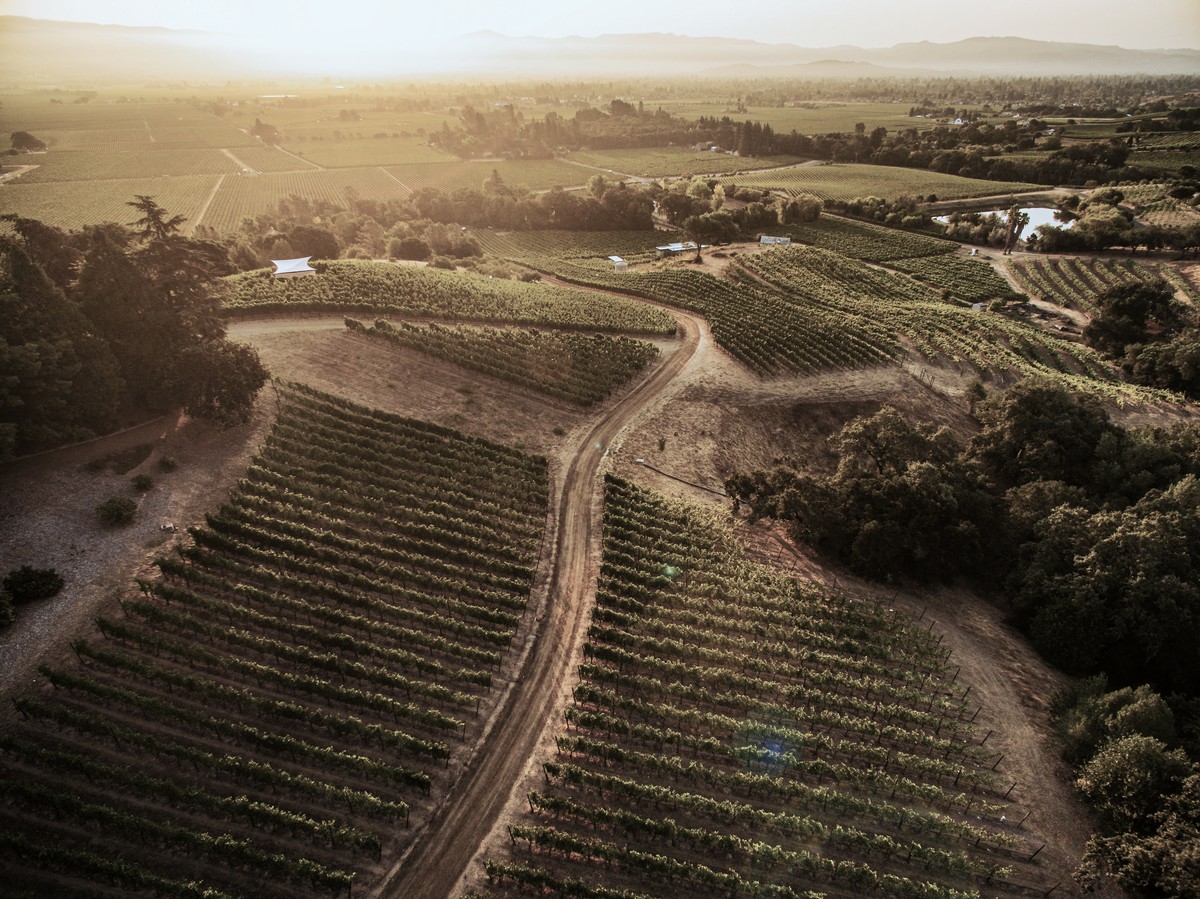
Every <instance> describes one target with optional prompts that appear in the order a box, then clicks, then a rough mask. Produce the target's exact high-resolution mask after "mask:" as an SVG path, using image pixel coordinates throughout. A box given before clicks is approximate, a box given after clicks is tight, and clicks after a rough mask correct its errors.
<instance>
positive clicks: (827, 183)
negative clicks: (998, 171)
mask: <svg viewBox="0 0 1200 899" xmlns="http://www.w3.org/2000/svg"><path fill="white" fill-rule="evenodd" d="M722 183H724V184H725V185H726V187H728V186H729V185H731V184H736V185H737V186H738V187H757V188H761V189H762V190H779V191H785V192H786V193H788V194H791V195H792V196H795V195H797V194H812V195H813V196H815V197H819V198H820V199H822V200H840V201H843V202H844V201H847V200H853V199H855V198H857V197H881V198H884V199H896V198H897V197H916V196H920V197H927V196H929V195H930V194H936V195H937V197H938V199H940V200H958V199H962V198H964V197H986V196H991V195H992V194H1003V195H1008V194H1013V193H1020V192H1021V191H1028V190H1038V188H1039V185H1037V184H1021V183H1017V182H1011V181H983V180H979V179H976V178H961V177H959V176H957V175H942V174H939V173H937V172H929V171H921V170H918V169H904V168H894V167H892V166H880V165H854V164H833V163H823V164H821V165H805V166H798V167H795V168H787V169H777V170H774V171H769V172H749V173H741V174H738V175H737V176H735V177H728V178H724V179H722Z"/></svg>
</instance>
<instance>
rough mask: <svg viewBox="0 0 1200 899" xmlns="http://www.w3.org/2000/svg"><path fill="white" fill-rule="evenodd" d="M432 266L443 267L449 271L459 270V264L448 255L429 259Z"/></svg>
mask: <svg viewBox="0 0 1200 899" xmlns="http://www.w3.org/2000/svg"><path fill="white" fill-rule="evenodd" d="M429 267H430V268H443V269H445V270H446V271H448V272H452V271H455V270H457V268H458V266H457V265H455V264H454V260H453V259H450V258H449V257H447V256H434V257H433V258H432V259H430V260H429Z"/></svg>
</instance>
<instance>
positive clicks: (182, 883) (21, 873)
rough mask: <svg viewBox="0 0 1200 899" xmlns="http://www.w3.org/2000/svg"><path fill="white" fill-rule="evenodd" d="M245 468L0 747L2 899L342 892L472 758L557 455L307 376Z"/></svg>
mask: <svg viewBox="0 0 1200 899" xmlns="http://www.w3.org/2000/svg"><path fill="white" fill-rule="evenodd" d="M279 394H280V396H279V399H280V414H279V419H278V421H277V423H276V425H275V428H274V429H273V431H272V433H271V434H270V436H269V437H268V438H267V441H266V443H265V445H264V446H263V448H262V450H261V452H260V454H259V455H258V457H257V458H256V459H255V460H254V461H253V463H252V464H251V466H250V468H249V470H248V471H247V474H246V476H245V477H244V478H243V479H242V480H241V481H239V482H238V484H237V486H236V488H235V490H234V491H233V493H232V494H231V496H230V498H229V500H228V502H227V503H225V504H224V505H223V506H222V507H221V508H220V509H219V510H218V511H217V512H215V513H213V514H211V515H209V516H208V517H207V526H206V527H204V528H196V529H193V530H192V532H191V536H192V538H193V539H192V541H191V542H189V543H187V544H186V545H185V544H181V545H180V547H179V549H178V552H177V553H176V554H174V555H171V556H169V557H164V558H162V559H160V560H159V563H158V564H159V568H160V569H161V576H159V577H157V578H152V579H146V580H141V581H139V582H138V584H137V586H138V588H139V589H137V590H131V591H130V592H129V593H128V594H126V595H125V596H123V597H122V599H121V604H120V608H119V609H118V610H116V611H115V613H114V614H108V615H105V616H104V617H102V618H100V619H99V621H98V625H99V633H98V635H96V636H94V637H91V638H89V639H85V640H78V641H76V642H75V643H74V644H73V646H74V650H75V655H76V657H77V664H72V665H69V666H53V667H51V666H43V667H42V669H41V674H42V678H43V685H42V686H41V687H39V688H37V689H34V690H32V691H30V692H29V693H27V694H25V695H23V696H20V697H18V698H17V699H16V709H17V711H18V712H19V713H20V717H21V719H22V720H21V721H19V722H18V723H17V725H16V726H14V727H12V728H11V729H9V730H8V731H7V732H6V733H5V735H4V736H3V738H2V739H0V770H2V772H3V775H2V777H0V793H2V794H3V802H2V803H0V878H2V879H3V881H4V883H5V884H6V888H9V889H11V890H13V891H14V894H16V895H28V896H37V895H64V896H70V895H75V894H82V893H87V892H88V890H89V889H90V888H91V886H92V885H94V884H97V883H104V884H107V885H108V886H109V888H110V889H112V890H115V891H117V892H124V893H129V892H138V891H141V890H144V889H149V890H153V891H155V892H156V893H157V894H158V895H178V896H196V897H202V896H203V897H214V899H215V897H219V896H224V895H229V896H246V895H251V894H254V895H259V896H263V897H267V899H269V897H294V896H310V895H316V896H321V895H345V894H348V893H349V892H350V889H351V886H352V885H355V884H359V883H362V882H363V881H366V882H367V883H368V884H369V883H370V881H371V880H372V879H374V878H375V877H377V876H378V875H379V874H380V873H381V871H382V870H383V869H384V868H385V866H386V864H387V862H388V859H389V858H394V857H395V855H396V854H397V852H398V850H400V849H402V848H403V846H404V844H405V842H406V840H407V839H408V835H409V834H410V833H411V830H410V829H409V827H408V825H409V824H410V821H415V822H419V821H420V820H421V819H422V818H423V817H424V816H426V815H427V814H428V813H429V811H430V809H431V808H432V806H433V804H434V802H435V801H436V799H437V794H439V793H440V792H442V791H443V790H444V789H445V788H446V786H447V785H448V781H449V779H450V778H451V777H452V776H453V771H454V769H455V767H456V766H457V765H459V764H461V761H462V759H463V758H464V757H465V756H466V755H467V754H468V753H469V752H470V747H471V746H472V745H473V742H474V741H475V740H476V739H477V737H478V735H479V733H480V730H481V728H482V720H481V717H480V714H479V712H480V709H481V707H482V706H484V705H486V704H487V703H489V702H490V700H491V687H492V684H493V680H494V679H495V677H496V676H497V673H498V672H499V671H500V670H501V667H502V665H503V664H504V661H505V658H506V654H507V652H508V648H509V644H510V643H511V641H512V638H513V635H514V633H515V632H516V629H517V626H518V623H519V621H520V619H521V617H522V614H523V611H524V609H525V606H526V603H527V599H528V596H529V592H530V588H531V584H532V581H533V576H534V565H535V560H536V556H537V553H538V550H539V542H540V539H541V532H542V528H543V527H544V524H545V515H546V507H547V473H546V463H545V460H543V459H540V458H533V457H529V456H526V455H523V454H521V453H519V452H517V451H515V450H510V449H508V448H505V447H502V446H499V445H496V444H492V443H489V442H487V441H483V440H480V439H476V438H468V437H464V436H463V435H461V434H458V433H456V432H454V431H451V430H449V429H446V428H441V427H438V426H435V425H429V424H425V423H421V422H417V421H412V420H407V419H402V418H399V417H396V416H391V415H386V414H383V413H378V412H374V411H371V410H368V409H365V408H362V407H358V406H354V405H352V404H350V403H347V402H344V401H341V400H337V399H335V398H332V397H329V396H325V395H322V394H319V393H317V392H315V391H312V390H310V389H308V388H304V387H301V386H298V385H292V386H289V387H281V388H279Z"/></svg>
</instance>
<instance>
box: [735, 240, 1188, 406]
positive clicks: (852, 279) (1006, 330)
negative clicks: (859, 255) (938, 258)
mask: <svg viewBox="0 0 1200 899" xmlns="http://www.w3.org/2000/svg"><path fill="white" fill-rule="evenodd" d="M741 266H742V267H743V269H744V271H745V272H746V273H747V274H748V275H750V276H753V277H755V278H757V279H759V280H762V281H766V282H768V283H770V284H771V285H773V286H774V287H776V288H777V289H778V290H779V291H780V292H781V294H782V295H783V296H784V297H786V298H787V300H788V302H790V303H792V304H794V305H795V306H796V307H797V308H798V309H800V310H805V311H806V310H809V309H813V310H819V311H821V312H822V313H824V314H826V315H832V316H836V317H838V318H840V319H842V320H844V321H845V322H846V324H847V327H848V328H850V330H851V331H853V332H854V333H856V334H870V333H877V334H880V335H881V337H882V336H883V335H892V339H893V340H896V341H900V340H903V341H904V342H905V343H906V344H907V345H909V346H911V347H912V348H913V349H915V350H916V351H917V352H918V353H920V354H921V355H923V356H925V357H926V358H929V359H941V360H944V361H947V362H951V363H954V364H965V365H968V366H970V367H972V368H974V369H976V370H977V371H980V372H994V373H998V374H1001V375H1003V374H1005V373H1009V372H1020V373H1021V374H1023V375H1034V374H1036V375H1040V376H1043V377H1046V378H1050V379H1053V380H1059V381H1061V382H1063V383H1066V384H1067V385H1069V386H1071V387H1072V388H1074V389H1077V390H1082V391H1091V392H1099V393H1103V394H1106V395H1108V396H1110V397H1112V398H1113V399H1115V400H1116V401H1118V402H1127V401H1129V400H1131V399H1140V400H1147V399H1151V398H1157V399H1165V398H1167V397H1166V395H1165V394H1164V395H1160V394H1158V393H1151V392H1148V391H1146V390H1144V389H1141V388H1137V387H1134V386H1131V385H1127V384H1123V383H1122V382H1121V381H1120V380H1119V379H1118V376H1117V373H1116V372H1115V371H1114V370H1113V368H1112V367H1111V366H1110V365H1109V364H1108V363H1107V362H1106V361H1105V360H1104V359H1103V358H1102V357H1101V356H1100V355H1099V354H1097V353H1095V352H1094V351H1092V350H1091V349H1089V348H1088V347H1085V346H1082V345H1080V344H1077V343H1072V342H1070V341H1067V340H1064V339H1062V338H1060V337H1057V336H1054V335H1052V334H1050V333H1048V332H1046V331H1043V330H1042V329H1040V328H1038V327H1036V326H1034V325H1030V324H1026V323H1024V322H1022V321H1018V320H1014V319H1011V318H1008V317H1006V316H1003V315H998V314H993V313H988V312H976V311H974V310H970V309H965V308H963V307H961V306H958V305H952V304H949V303H946V302H944V301H942V300H941V299H940V297H939V296H938V295H937V294H934V293H932V292H931V291H929V290H928V289H927V288H925V287H923V286H921V285H919V284H916V283H914V282H912V281H910V280H908V279H906V278H902V277H900V276H898V275H895V274H892V273H890V272H886V271H881V270H879V269H874V268H871V267H869V266H866V265H864V264H863V263H861V262H858V261H856V260H852V259H848V258H846V257H845V256H841V255H839V254H837V253H833V252H829V251H827V250H818V249H810V248H795V247H791V248H786V249H776V250H772V251H770V252H767V253H761V254H758V255H754V256H746V257H743V258H742V261H741Z"/></svg>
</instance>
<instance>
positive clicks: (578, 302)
mask: <svg viewBox="0 0 1200 899" xmlns="http://www.w3.org/2000/svg"><path fill="white" fill-rule="evenodd" d="M323 268H324V272H323V273H322V274H321V275H320V276H318V277H308V278H286V279H282V280H277V279H275V278H272V277H271V275H270V274H269V273H268V272H265V271H259V272H249V273H246V274H242V275H233V276H230V277H229V278H228V279H226V284H227V285H228V296H227V298H226V301H225V309H226V310H227V311H228V312H230V313H232V314H234V315H270V314H276V313H280V312H284V313H287V312H307V313H311V312H357V313H367V314H376V315H397V316H412V315H416V316H425V317H433V318H449V319H457V320H461V321H475V322H492V323H504V324H521V325H547V326H551V327H557V328H568V329H576V330H586V331H610V332H617V333H640V334H664V335H669V334H674V333H675V328H676V325H675V319H673V318H672V317H671V316H670V315H668V314H667V313H665V312H663V311H662V310H660V309H653V308H650V307H648V306H646V305H645V304H644V303H638V302H635V301H633V300H623V299H621V298H619V297H605V296H600V295H594V294H584V293H581V292H579V291H574V290H567V289H564V288H562V287H555V286H551V285H548V284H536V283H533V284H530V283H523V282H519V281H508V280H501V279H492V278H485V277H483V276H481V275H473V274H469V273H466V272H445V271H441V270H439V269H434V268H417V267H413V266H404V265H392V264H390V263H386V262H354V261H349V260H347V261H342V262H329V263H324V264H323Z"/></svg>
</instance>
